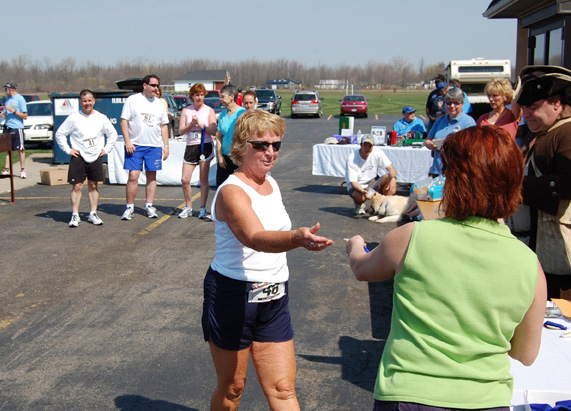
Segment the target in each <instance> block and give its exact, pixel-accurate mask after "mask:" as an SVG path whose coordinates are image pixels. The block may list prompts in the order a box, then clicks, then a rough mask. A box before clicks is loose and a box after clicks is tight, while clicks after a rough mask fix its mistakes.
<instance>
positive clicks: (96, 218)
mask: <svg viewBox="0 0 571 411" xmlns="http://www.w3.org/2000/svg"><path fill="white" fill-rule="evenodd" d="M87 221H89V222H90V223H91V224H93V225H101V224H103V220H101V219H100V218H99V216H98V215H97V213H95V214H90V215H89V218H88V219H87Z"/></svg>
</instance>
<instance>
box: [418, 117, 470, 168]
mask: <svg viewBox="0 0 571 411" xmlns="http://www.w3.org/2000/svg"><path fill="white" fill-rule="evenodd" d="M475 125H476V122H475V121H474V119H473V118H472V117H470V116H469V115H468V114H466V113H460V115H459V116H458V117H456V118H455V119H454V120H452V121H450V116H449V115H445V116H441V117H438V118H437V119H436V121H435V122H434V125H433V126H432V128H431V129H430V132H429V133H428V138H429V139H438V138H442V139H444V138H446V137H448V135H450V134H452V133H456V132H457V131H460V130H463V129H465V128H468V127H472V126H475ZM433 153H434V159H433V160H432V167H430V171H429V173H430V174H442V158H440V150H436V151H433Z"/></svg>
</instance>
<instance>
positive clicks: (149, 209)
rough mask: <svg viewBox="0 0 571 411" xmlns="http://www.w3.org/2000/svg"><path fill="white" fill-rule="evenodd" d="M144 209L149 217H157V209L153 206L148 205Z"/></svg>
mask: <svg viewBox="0 0 571 411" xmlns="http://www.w3.org/2000/svg"><path fill="white" fill-rule="evenodd" d="M145 210H146V211H147V217H149V218H158V217H159V216H158V215H157V209H156V208H155V207H153V206H148V207H145Z"/></svg>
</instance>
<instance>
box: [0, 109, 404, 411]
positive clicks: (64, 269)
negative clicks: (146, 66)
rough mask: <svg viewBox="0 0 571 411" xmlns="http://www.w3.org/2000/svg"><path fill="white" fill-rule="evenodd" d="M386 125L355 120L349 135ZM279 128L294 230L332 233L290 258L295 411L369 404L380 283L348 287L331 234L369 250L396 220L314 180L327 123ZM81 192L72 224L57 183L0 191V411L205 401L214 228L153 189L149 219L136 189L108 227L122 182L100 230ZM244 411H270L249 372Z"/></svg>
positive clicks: (380, 335) (385, 305) (377, 349)
mask: <svg viewBox="0 0 571 411" xmlns="http://www.w3.org/2000/svg"><path fill="white" fill-rule="evenodd" d="M399 118H400V116H383V117H381V118H379V119H375V118H374V117H372V118H369V119H355V130H357V129H360V130H362V131H363V132H366V130H370V127H371V126H373V125H380V126H383V125H384V126H387V129H390V128H392V125H393V124H394V122H395V121H396V120H398V119H399ZM286 125H287V131H286V136H285V138H284V144H283V146H282V150H281V151H280V156H279V159H278V161H277V164H276V166H275V167H274V169H273V171H272V175H273V176H274V177H275V178H276V179H277V181H278V183H279V184H280V187H281V191H282V195H283V198H284V202H285V205H286V209H287V210H288V212H289V214H290V217H291V219H292V222H293V226H294V227H299V226H302V225H304V226H310V225H313V224H315V223H316V222H318V221H319V222H320V223H321V225H322V230H321V233H322V234H323V235H325V236H327V237H329V238H332V239H333V240H334V241H335V245H334V246H332V247H330V248H328V249H327V250H325V251H323V252H320V253H311V252H308V251H307V250H303V249H298V250H294V251H291V252H289V253H288V262H289V268H290V273H291V274H290V310H291V313H292V319H293V327H294V332H295V348H296V355H297V367H298V371H297V385H296V387H297V393H298V397H299V400H300V404H301V408H302V409H304V410H363V409H371V408H372V403H373V398H372V395H373V394H372V390H373V384H374V381H375V377H376V370H377V366H378V361H379V358H380V354H381V352H382V349H383V344H384V343H383V341H384V339H385V338H386V337H387V335H388V330H389V323H390V312H391V306H392V302H391V298H392V284H391V283H377V284H371V285H368V284H363V283H359V282H357V281H356V280H355V279H354V278H353V277H352V274H351V272H350V269H349V266H348V264H347V260H346V255H345V248H344V244H343V243H344V242H343V238H344V237H349V236H351V235H354V234H357V233H358V234H361V235H363V236H364V237H365V239H366V240H367V241H368V242H369V245H370V246H371V247H374V246H375V245H376V244H377V243H378V241H379V240H380V239H381V238H382V237H383V235H384V234H386V233H387V232H388V231H389V230H390V229H392V228H394V227H395V224H392V223H389V224H386V225H381V224H376V223H372V222H369V221H368V220H367V219H366V218H354V217H353V209H352V201H351V200H350V199H349V197H348V196H347V195H346V194H345V193H344V194H343V195H340V194H339V184H340V182H341V179H338V178H330V177H320V176H313V175H312V174H311V167H312V146H313V144H317V143H321V142H323V141H324V139H325V138H326V137H328V136H331V135H332V134H334V133H337V128H338V119H337V117H332V118H330V119H328V118H326V117H323V118H321V119H295V120H292V119H290V118H287V119H286ZM402 189H403V190H404V187H402ZM85 190H86V189H84V196H83V200H82V204H81V209H80V215H81V218H82V220H83V222H82V223H81V224H80V226H79V227H78V228H74V229H72V228H69V227H68V225H67V223H68V221H69V218H70V205H69V191H70V188H69V186H43V185H34V186H31V187H27V188H22V189H20V190H18V191H17V192H16V198H17V199H16V203H15V204H10V202H9V196H7V195H6V194H2V195H1V196H0V197H1V198H0V216H1V218H0V228H1V230H2V242H1V244H2V250H3V261H2V265H1V267H2V268H1V269H0V301H2V303H1V305H0V358H1V360H0V409H2V410H31V409H42V410H86V409H89V410H115V409H120V410H207V409H208V408H209V400H210V395H211V392H212V390H213V389H214V387H215V373H214V368H213V365H212V362H211V359H210V354H209V350H208V345H207V344H206V343H205V342H204V340H203V337H202V330H201V326H200V315H201V309H202V279H203V276H204V274H205V272H206V270H207V268H208V265H209V263H210V262H211V260H212V253H213V251H214V237H213V233H214V224H213V223H212V222H204V221H201V220H198V219H197V218H188V219H185V220H181V219H178V218H176V209H177V207H181V206H182V204H183V195H182V190H181V188H180V187H165V186H160V187H159V188H158V190H157V198H156V200H155V205H156V207H157V209H158V212H159V219H158V220H157V219H155V220H150V219H148V218H146V216H144V215H143V206H144V187H139V192H138V195H137V202H136V204H135V206H136V212H137V215H136V217H135V218H134V219H133V220H131V221H121V220H120V216H121V214H122V212H123V210H124V203H125V200H124V198H125V187H124V186H119V185H103V186H102V187H101V190H100V192H101V198H100V202H99V203H100V207H99V210H100V211H99V216H100V217H101V218H102V219H103V221H104V224H103V226H93V225H91V224H89V223H87V221H86V218H87V211H88V202H87V196H86V191H85ZM197 191H198V190H196V189H194V190H193V193H194V194H196V193H197ZM212 195H213V192H212V191H211V194H210V198H209V202H208V204H210V200H211V198H212ZM198 201H199V200H198V199H197V200H196V202H195V204H196V206H195V208H197V206H198ZM208 208H209V207H208ZM241 409H244V410H265V409H267V404H266V401H265V398H264V396H263V394H262V391H261V389H260V388H259V385H258V382H257V379H256V376H255V372H254V370H253V367H251V366H250V369H249V374H248V382H247V385H246V390H245V393H244V396H243V400H242V405H241Z"/></svg>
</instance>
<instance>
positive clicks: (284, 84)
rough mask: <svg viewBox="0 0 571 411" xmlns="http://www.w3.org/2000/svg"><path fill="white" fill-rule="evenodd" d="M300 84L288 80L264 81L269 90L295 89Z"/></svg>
mask: <svg viewBox="0 0 571 411" xmlns="http://www.w3.org/2000/svg"><path fill="white" fill-rule="evenodd" d="M300 84H301V82H299V81H295V80H292V79H289V78H283V79H281V80H268V81H266V85H267V86H268V87H269V88H272V89H274V90H275V89H277V88H289V89H292V88H295V87H296V86H299V85H300Z"/></svg>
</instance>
